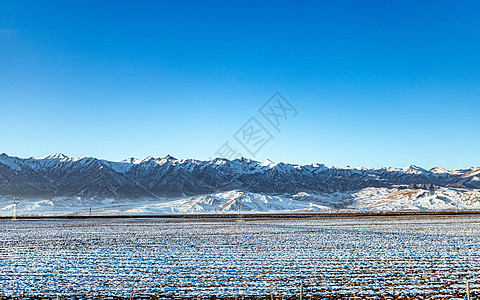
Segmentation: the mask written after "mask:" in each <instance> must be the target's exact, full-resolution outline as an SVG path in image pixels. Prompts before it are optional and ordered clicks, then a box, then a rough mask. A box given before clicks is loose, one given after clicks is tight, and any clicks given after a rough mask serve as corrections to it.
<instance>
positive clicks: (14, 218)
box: [12, 197, 20, 221]
mask: <svg viewBox="0 0 480 300" xmlns="http://www.w3.org/2000/svg"><path fill="white" fill-rule="evenodd" d="M19 202H20V200H19V199H18V197H15V198H13V217H12V221H16V220H17V204H18V203H19Z"/></svg>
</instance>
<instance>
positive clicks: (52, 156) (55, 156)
mask: <svg viewBox="0 0 480 300" xmlns="http://www.w3.org/2000/svg"><path fill="white" fill-rule="evenodd" d="M38 159H52V160H53V159H59V160H66V159H69V157H68V156H66V155H65V154H63V153H52V154H49V155H45V156H42V157H40V158H38Z"/></svg>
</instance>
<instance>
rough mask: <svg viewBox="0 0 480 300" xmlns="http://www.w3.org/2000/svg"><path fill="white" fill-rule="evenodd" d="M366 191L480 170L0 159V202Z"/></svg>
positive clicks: (477, 178)
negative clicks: (2, 200) (24, 199)
mask: <svg viewBox="0 0 480 300" xmlns="http://www.w3.org/2000/svg"><path fill="white" fill-rule="evenodd" d="M371 188H373V189H395V190H413V191H414V190H423V191H437V190H441V189H463V190H465V191H478V190H480V168H478V167H477V168H474V167H470V168H466V169H452V170H446V169H443V168H439V167H435V168H431V169H430V170H426V169H423V168H421V167H417V166H414V165H410V166H407V167H404V168H391V167H382V168H351V167H346V168H338V167H331V166H326V165H324V164H319V163H312V164H309V165H303V166H302V165H296V164H288V163H283V162H280V163H274V162H273V161H270V160H265V161H262V162H258V161H255V160H252V159H248V158H239V159H234V160H228V159H224V158H215V159H212V160H209V161H203V160H196V159H176V158H174V157H173V156H170V155H167V156H165V157H158V158H154V157H151V156H150V157H147V158H145V159H142V160H140V159H137V158H128V159H125V160H122V161H120V162H114V161H108V160H104V159H98V158H94V157H80V158H70V157H68V156H66V155H64V154H61V153H53V154H50V155H46V156H43V157H40V158H34V157H30V158H18V157H15V156H8V155H7V154H5V153H2V154H0V197H1V198H5V199H7V198H11V197H13V196H18V197H22V198H40V199H54V198H58V197H63V198H69V197H70V198H76V197H81V198H85V199H97V200H102V199H114V200H135V199H164V198H175V197H186V196H198V195H206V194H213V193H220V192H228V191H233V190H242V191H246V192H251V193H256V194H268V195H282V196H284V197H293V196H294V195H298V194H299V193H305V194H307V195H312V194H322V195H334V194H335V193H343V194H347V195H348V194H350V195H355V194H358V193H359V192H362V191H364V190H366V189H371ZM342 197H343V196H342Z"/></svg>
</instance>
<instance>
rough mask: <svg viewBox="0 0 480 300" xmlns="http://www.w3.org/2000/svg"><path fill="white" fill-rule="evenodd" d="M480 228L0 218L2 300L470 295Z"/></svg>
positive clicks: (380, 222)
mask: <svg viewBox="0 0 480 300" xmlns="http://www.w3.org/2000/svg"><path fill="white" fill-rule="evenodd" d="M479 226H480V217H478V216H455V217H452V216H449V217H446V216H442V217H417V216H415V217H413V216H412V217H373V218H370V217H368V218H367V217H362V218H320V219H310V220H249V221H245V222H234V221H222V220H208V219H206V220H202V221H198V220H190V221H185V220H183V221H182V220H175V221H172V220H164V219H114V220H106V219H98V220H94V219H89V220H61V221H59V220H43V221H27V220H21V221H15V222H12V221H0V291H1V292H0V298H1V297H12V296H16V297H33V296H39V297H40V296H42V297H43V296H46V297H57V295H60V296H63V297H71V296H77V297H80V298H81V297H89V298H98V297H104V296H121V297H140V296H146V297H153V296H159V297H162V296H163V297H167V296H177V297H182V296H188V297H193V296H195V297H196V296H199V295H200V296H212V295H216V296H236V295H247V296H248V295H249V296H258V295H263V296H266V297H268V298H270V295H271V294H273V295H274V296H275V297H277V298H276V299H279V298H278V297H281V296H287V295H298V294H299V292H300V285H301V284H302V285H303V290H304V296H305V298H304V299H309V298H308V297H309V296H314V297H315V296H322V299H324V298H325V297H329V296H333V295H335V296H345V298H346V297H347V296H354V295H355V296H356V297H358V298H376V299H384V298H383V296H385V297H387V299H391V297H390V296H393V295H395V297H396V298H398V297H400V296H401V295H408V296H409V299H413V298H415V299H426V298H429V299H433V298H434V297H433V295H435V298H437V299H444V297H446V298H445V299H451V298H452V297H457V298H463V297H464V296H465V283H464V282H465V280H467V279H468V280H470V282H471V283H472V284H471V286H472V289H473V293H474V295H478V294H475V293H476V291H477V289H478V288H479V287H480V285H479V283H480V277H479V275H480V259H479V256H480V235H479V230H478V229H479ZM380 295H383V296H380ZM389 295H390V296H389ZM401 297H404V296H401ZM401 297H400V298H401ZM400 298H399V299H400ZM401 299H407V298H401Z"/></svg>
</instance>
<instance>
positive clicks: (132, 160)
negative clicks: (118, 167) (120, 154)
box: [121, 157, 142, 165]
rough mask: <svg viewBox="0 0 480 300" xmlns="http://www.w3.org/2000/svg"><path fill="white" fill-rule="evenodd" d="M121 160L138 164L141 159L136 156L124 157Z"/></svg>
mask: <svg viewBox="0 0 480 300" xmlns="http://www.w3.org/2000/svg"><path fill="white" fill-rule="evenodd" d="M121 162H122V163H127V164H133V165H136V164H139V163H140V162H142V161H141V160H140V159H138V158H135V157H130V158H126V159H124V160H122V161H121Z"/></svg>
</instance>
